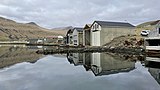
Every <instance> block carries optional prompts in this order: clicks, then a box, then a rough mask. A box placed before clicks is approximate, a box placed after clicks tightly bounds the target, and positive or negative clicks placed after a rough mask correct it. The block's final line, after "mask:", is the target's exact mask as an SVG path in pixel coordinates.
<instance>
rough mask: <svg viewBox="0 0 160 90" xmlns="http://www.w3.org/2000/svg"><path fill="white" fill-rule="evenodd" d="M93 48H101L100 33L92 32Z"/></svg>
mask: <svg viewBox="0 0 160 90" xmlns="http://www.w3.org/2000/svg"><path fill="white" fill-rule="evenodd" d="M91 36H92V37H91V38H92V46H100V31H95V32H92V35H91Z"/></svg>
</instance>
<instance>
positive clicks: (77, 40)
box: [72, 28, 83, 46]
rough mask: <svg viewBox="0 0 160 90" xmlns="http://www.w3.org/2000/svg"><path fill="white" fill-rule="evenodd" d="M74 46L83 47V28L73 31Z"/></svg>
mask: <svg viewBox="0 0 160 90" xmlns="http://www.w3.org/2000/svg"><path fill="white" fill-rule="evenodd" d="M72 36H73V45H75V46H79V45H83V28H74V29H73V35H72Z"/></svg>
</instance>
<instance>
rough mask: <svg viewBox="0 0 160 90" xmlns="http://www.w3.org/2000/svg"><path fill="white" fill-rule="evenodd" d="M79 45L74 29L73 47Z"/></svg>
mask: <svg viewBox="0 0 160 90" xmlns="http://www.w3.org/2000/svg"><path fill="white" fill-rule="evenodd" d="M75 41H77V42H75ZM75 44H76V45H79V41H78V32H77V30H76V29H74V31H73V45H75Z"/></svg>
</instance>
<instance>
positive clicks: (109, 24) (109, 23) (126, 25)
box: [95, 21, 135, 27]
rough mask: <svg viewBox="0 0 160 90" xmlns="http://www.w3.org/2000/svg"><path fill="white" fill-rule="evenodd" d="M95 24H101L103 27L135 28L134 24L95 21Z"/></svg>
mask: <svg viewBox="0 0 160 90" xmlns="http://www.w3.org/2000/svg"><path fill="white" fill-rule="evenodd" d="M95 22H97V23H98V24H100V25H101V26H102V27H103V26H104V27H106V26H120V27H135V26H133V25H132V24H130V23H126V22H109V21H95Z"/></svg>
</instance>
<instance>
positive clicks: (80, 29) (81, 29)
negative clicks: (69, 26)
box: [73, 27, 83, 32]
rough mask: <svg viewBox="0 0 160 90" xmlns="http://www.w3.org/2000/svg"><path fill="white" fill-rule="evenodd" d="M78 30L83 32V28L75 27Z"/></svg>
mask: <svg viewBox="0 0 160 90" xmlns="http://www.w3.org/2000/svg"><path fill="white" fill-rule="evenodd" d="M75 29H76V30H77V31H78V32H83V28H79V27H75V28H74V29H73V30H75Z"/></svg>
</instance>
